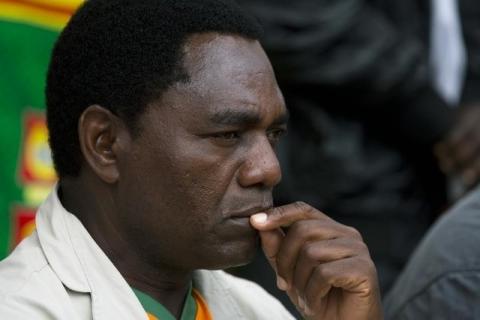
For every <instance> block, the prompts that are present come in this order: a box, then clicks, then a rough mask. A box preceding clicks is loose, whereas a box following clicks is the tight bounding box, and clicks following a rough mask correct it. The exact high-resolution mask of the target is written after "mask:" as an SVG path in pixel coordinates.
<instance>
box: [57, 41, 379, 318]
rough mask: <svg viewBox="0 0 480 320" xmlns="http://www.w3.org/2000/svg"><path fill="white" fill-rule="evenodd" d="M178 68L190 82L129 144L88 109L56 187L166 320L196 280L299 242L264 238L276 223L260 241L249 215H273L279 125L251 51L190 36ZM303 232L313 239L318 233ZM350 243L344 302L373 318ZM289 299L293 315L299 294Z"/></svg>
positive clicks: (363, 266)
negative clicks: (196, 275) (77, 149)
mask: <svg viewBox="0 0 480 320" xmlns="http://www.w3.org/2000/svg"><path fill="white" fill-rule="evenodd" d="M183 62H184V65H185V69H186V70H187V72H188V74H189V75H190V81H188V82H185V83H177V84H175V85H173V86H171V87H170V88H169V89H168V90H167V91H166V92H164V93H163V94H162V97H161V98H159V99H158V100H157V101H155V102H154V103H152V104H151V105H150V106H149V107H148V108H147V111H146V112H145V113H144V114H143V115H141V116H140V119H139V122H138V125H139V132H138V134H135V135H132V133H131V132H130V130H128V128H126V127H125V125H124V123H123V121H122V120H121V119H120V118H118V117H117V116H115V115H113V114H112V113H110V112H109V111H108V110H107V109H105V108H103V107H102V106H98V105H93V106H90V107H89V108H87V109H86V110H85V111H84V113H83V114H82V117H81V118H80V120H79V130H78V132H79V139H80V144H81V148H82V153H83V156H84V160H85V163H84V166H83V168H82V172H81V175H80V177H79V178H67V179H65V178H64V179H62V180H61V181H60V190H61V195H60V196H61V199H62V203H63V204H64V205H65V207H66V208H67V209H68V210H69V211H70V212H73V213H75V214H76V216H77V217H79V219H80V220H81V221H82V223H83V224H84V225H85V227H86V228H87V230H88V231H89V233H90V234H91V235H92V237H93V238H94V239H95V241H96V242H97V243H98V244H99V246H100V247H101V248H102V250H103V251H104V252H105V253H106V254H107V256H108V257H109V258H110V259H111V261H112V262H113V263H114V265H115V266H116V267H117V269H118V270H119V271H120V273H121V274H122V275H123V276H124V277H125V279H126V280H127V281H128V283H129V284H130V285H131V286H134V287H136V288H138V289H140V290H142V291H144V292H146V293H148V294H150V295H151V296H152V297H154V298H155V299H157V300H158V301H160V302H161V303H162V304H164V305H165V306H166V307H167V309H169V310H170V311H171V312H172V313H173V314H174V315H176V316H179V313H180V311H181V309H182V304H183V301H184V298H185V294H186V292H187V289H188V285H189V282H190V281H191V276H192V272H193V271H194V270H196V269H223V268H227V267H232V266H236V265H241V264H245V263H248V262H249V261H250V260H251V258H252V257H253V255H254V253H255V248H256V246H257V245H258V240H259V234H260V236H261V238H262V242H263V244H264V248H267V252H270V251H272V252H273V251H276V250H277V249H278V248H282V247H284V246H286V247H291V246H294V247H301V246H302V245H305V244H306V242H305V238H304V236H300V235H299V236H298V237H297V236H295V237H293V236H292V237H288V235H287V236H286V237H285V239H280V238H278V239H276V238H274V237H275V236H272V237H270V236H269V234H270V233H272V234H273V233H275V232H277V231H278V230H279V229H278V228H279V227H280V226H282V225H283V224H282V223H280V222H278V223H273V224H271V223H267V224H266V225H263V226H261V227H258V228H259V229H260V230H262V231H261V232H260V233H259V232H257V231H256V230H255V228H253V227H252V224H251V223H250V219H251V218H250V217H251V216H252V215H253V214H255V213H258V212H272V213H273V212H276V211H275V210H277V209H272V190H273V187H274V186H275V185H276V184H278V182H279V181H280V179H281V171H280V165H279V163H278V159H277V157H276V154H275V145H276V143H277V141H278V139H279V138H280V136H281V135H282V134H283V133H284V131H285V130H286V121H287V117H288V114H287V110H286V108H285V104H284V101H283V97H282V95H281V92H280V90H279V88H278V86H277V83H276V80H275V77H274V74H273V71H272V68H271V65H270V63H269V61H268V58H267V57H266V55H265V53H264V51H263V49H262V48H261V46H260V45H259V43H258V42H257V41H253V40H247V39H244V38H241V37H238V36H230V35H219V34H215V33H205V34H196V35H193V36H191V37H190V38H189V39H188V40H187V42H186V44H185V48H184V61H183ZM309 212H310V211H309ZM92 213H94V214H92ZM289 216H290V220H289V221H288V224H289V225H291V227H290V228H291V229H292V230H293V228H294V227H295V226H296V225H297V224H302V223H304V222H303V221H304V220H305V216H303V215H302V214H298V213H295V214H289ZM308 217H309V218H308V220H315V221H316V220H317V219H319V221H320V220H322V219H324V216H323V215H315V216H308ZM279 221H280V220H279ZM313 226H315V227H314V228H313V231H312V232H313V233H314V234H315V237H317V236H319V234H321V233H323V232H324V231H325V230H317V224H315V223H314V224H313ZM339 226H340V225H339V224H337V223H336V222H333V221H331V223H330V225H328V226H327V227H326V228H324V229H326V231H325V232H327V233H328V230H330V229H335V228H340V227H339ZM258 228H257V229H258ZM318 228H319V229H321V228H320V225H318ZM344 228H346V227H344ZM340 229H341V228H340ZM347 229H348V228H347ZM348 230H350V229H348ZM288 234H290V231H289V233H288ZM352 234H354V235H355V236H356V235H357V234H358V233H352ZM352 234H350V235H345V238H346V239H347V240H346V242H345V243H344V246H347V247H350V246H353V247H351V248H350V252H354V253H355V252H357V251H358V250H360V251H361V252H360V253H359V255H360V256H361V257H363V260H361V259H357V260H355V261H354V262H355V263H359V265H357V268H358V270H363V271H362V272H361V274H360V275H358V274H355V275H350V274H348V277H353V278H355V279H352V281H353V282H355V281H357V282H358V281H362V286H361V289H362V290H359V291H358V292H356V291H354V292H353V293H352V294H353V295H354V296H355V295H362V296H365V295H366V296H365V298H364V299H363V300H362V299H357V300H355V301H360V303H361V304H362V308H363V307H364V308H367V309H368V308H373V309H375V308H377V309H375V310H374V311H378V310H379V309H380V302H379V299H378V289H377V286H376V283H377V282H376V276H375V269H374V267H373V264H372V262H371V260H370V258H369V257H368V251H367V252H366V251H365V247H364V245H363V246H360V245H358V243H362V244H363V242H361V240H358V239H357V238H355V239H357V240H355V241H354V239H351V238H352ZM315 237H313V238H315ZM270 238H272V239H273V240H272V241H270V240H268V239H270ZM287 238H291V239H290V240H287ZM313 238H312V239H313ZM315 239H317V238H315ZM318 239H323V238H322V237H321V236H320V238H318ZM349 239H350V240H349ZM268 243H273V244H272V245H269V244H268ZM280 244H282V245H280ZM357 245H358V246H357ZM272 248H273V249H272ZM338 249H340V247H339V248H338ZM268 250H270V251H268ZM270 254H271V253H268V254H267V255H270ZM337 258H338V257H337ZM337 258H335V259H337ZM296 259H297V258H296V257H295V255H285V258H281V259H280V260H278V259H277V260H278V261H284V262H287V261H290V262H289V264H290V263H291V261H296ZM278 261H277V262H276V263H278ZM304 264H305V269H306V270H310V269H309V268H310V267H309V266H307V264H308V265H310V264H311V261H310V262H308V261H306V262H301V263H300V265H304ZM280 265H282V266H283V264H278V266H279V268H278V270H279V271H278V272H279V274H280V275H281V276H282V277H284V278H285V279H287V280H286V281H289V283H290V281H292V280H290V277H289V276H288V274H289V271H288V272H287V271H286V272H285V273H284V272H283V271H281V272H280V270H283V269H282V268H283V267H280ZM274 267H275V268H277V266H276V265H274ZM139 270H141V272H139ZM345 276H346V277H347V274H345ZM356 277H358V278H356ZM317 280H318V281H322V279H315V281H317ZM354 280H355V281H354ZM292 283H295V282H292ZM349 283H350V282H349ZM320 287H322V288H323V285H322V286H320V285H319V286H318V288H320ZM306 288H307V287H301V286H299V287H298V290H299V292H300V296H302V297H306V298H308V305H309V307H310V306H311V307H312V308H317V307H316V306H317V304H316V303H317V302H314V301H317V299H319V298H321V296H320V295H319V294H320V291H318V290H317V289H315V288H317V286H315V287H314V288H313V289H306ZM348 288H350V287H348ZM367 289H368V290H372V291H368V290H367ZM374 290H377V291H376V292H373V291H374ZM367 291H368V292H367ZM307 292H308V293H307ZM321 292H324V290H322V291H321ZM375 293H376V294H375ZM289 294H290V296H291V297H292V299H293V301H294V303H296V304H297V306H298V305H299V302H298V296H295V295H292V294H291V292H289ZM322 294H323V293H322ZM348 301H350V300H348ZM363 304H365V305H364V306H363ZM343 306H346V307H347V309H348V308H352V307H353V306H354V305H353V304H352V303H347V304H343ZM357 307H358V306H355V308H357ZM299 309H300V310H302V311H304V307H302V306H299ZM315 310H316V309H315ZM345 310H346V309H345ZM362 310H363V309H362ZM347 311H348V310H347ZM364 315H365V316H366V317H365V318H356V319H377V318H375V317H371V316H377V313H368V314H367V313H364ZM312 319H313V318H312Z"/></svg>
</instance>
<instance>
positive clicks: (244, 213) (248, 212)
mask: <svg viewBox="0 0 480 320" xmlns="http://www.w3.org/2000/svg"><path fill="white" fill-rule="evenodd" d="M272 207H273V205H272V204H268V205H266V206H265V205H261V206H254V207H250V208H248V209H244V210H240V211H235V212H232V213H229V214H227V215H226V216H227V218H228V219H250V217H251V216H252V215H254V214H256V213H260V212H265V211H267V210H268V209H271V208H272Z"/></svg>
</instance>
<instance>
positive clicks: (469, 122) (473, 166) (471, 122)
mask: <svg viewBox="0 0 480 320" xmlns="http://www.w3.org/2000/svg"><path fill="white" fill-rule="evenodd" d="M434 151H435V155H436V156H437V158H438V161H439V164H440V168H441V169H442V171H443V172H445V173H447V174H457V175H459V176H460V177H461V178H462V180H463V183H464V184H465V186H466V187H468V188H470V187H472V186H473V185H474V184H475V183H476V182H477V181H479V180H480V105H477V106H468V107H463V108H462V109H461V111H460V113H459V116H458V119H457V121H456V123H455V125H454V126H453V128H452V130H451V131H450V133H449V134H448V136H447V137H446V139H445V140H444V141H442V142H440V143H438V144H437V145H436V146H435V150H434Z"/></svg>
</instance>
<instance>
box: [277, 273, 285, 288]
mask: <svg viewBox="0 0 480 320" xmlns="http://www.w3.org/2000/svg"><path fill="white" fill-rule="evenodd" d="M277 287H278V289H280V290H283V291H286V290H287V289H288V284H287V281H285V279H283V278H282V277H280V276H277Z"/></svg>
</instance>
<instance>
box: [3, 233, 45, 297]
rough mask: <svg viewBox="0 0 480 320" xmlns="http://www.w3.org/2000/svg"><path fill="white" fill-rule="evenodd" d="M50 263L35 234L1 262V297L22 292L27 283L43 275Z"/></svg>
mask: <svg viewBox="0 0 480 320" xmlns="http://www.w3.org/2000/svg"><path fill="white" fill-rule="evenodd" d="M45 268H48V263H47V260H46V258H45V256H44V255H43V252H42V250H41V247H40V243H39V240H38V235H37V233H36V232H34V233H33V234H32V235H31V236H29V237H28V238H26V239H25V240H23V241H22V242H21V243H20V244H19V245H18V246H17V247H16V248H15V250H14V251H13V252H12V253H11V254H10V255H9V256H8V257H7V258H5V259H4V260H2V261H0V282H1V283H2V286H0V297H5V296H7V295H11V294H14V293H16V292H19V291H21V290H22V288H23V287H25V285H27V283H28V282H29V281H30V280H32V279H33V278H36V277H37V276H38V275H39V274H41V273H42V272H43V271H44V269H45Z"/></svg>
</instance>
